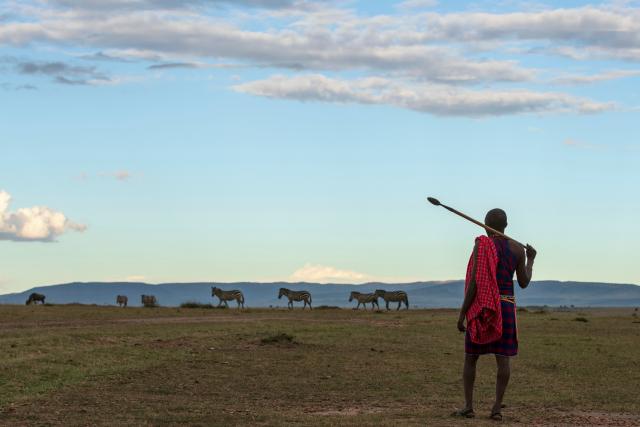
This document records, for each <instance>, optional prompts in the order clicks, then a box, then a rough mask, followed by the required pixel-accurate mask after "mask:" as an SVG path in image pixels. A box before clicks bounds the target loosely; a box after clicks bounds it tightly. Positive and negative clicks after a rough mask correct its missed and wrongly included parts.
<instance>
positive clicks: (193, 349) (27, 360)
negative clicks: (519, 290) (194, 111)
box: [0, 305, 640, 426]
mask: <svg viewBox="0 0 640 427" xmlns="http://www.w3.org/2000/svg"><path fill="white" fill-rule="evenodd" d="M633 314H634V312H633V310H632V309H615V310H614V309H611V310H602V309H600V310H586V309H582V310H572V311H563V312H559V311H537V310H536V311H533V310H529V311H527V312H521V313H518V323H519V337H520V355H519V356H518V357H517V358H515V359H514V360H513V364H512V377H511V384H510V387H509V390H508V391H507V397H506V404H507V407H506V408H505V409H504V412H503V414H504V421H503V422H502V423H501V424H503V425H536V426H543V425H544V426H546V425H549V426H561V425H566V426H585V425H594V426H595V425H603V426H639V425H640V399H639V398H638V395H639V393H640V391H639V390H640V388H639V387H638V384H640V357H639V356H640V323H639V322H638V319H637V317H634V316H633ZM579 319H581V320H579ZM455 320H456V312H455V311H454V310H410V311H401V312H395V311H391V312H363V311H359V312H356V311H353V310H336V309H333V310H314V311H312V312H310V311H304V312H303V311H302V310H299V309H298V310H294V311H286V310H266V309H265V310H256V309H251V310H242V311H236V310H234V309H230V310H212V309H208V310H207V309H176V308H153V309H142V308H130V309H118V308H114V307H90V306H78V305H76V306H37V307H34V306H30V307H20V306H0V346H1V348H0V351H1V354H2V356H1V357H0V424H1V425H43V426H46V425H55V426H58V425H64V426H74V425H83V426H84V425H158V426H162V425H202V426H209V425H274V426H276V425H340V426H342V425H354V426H356V425H358V426H359V425H389V426H391V425H394V426H395V425H442V426H448V425H474V426H476V425H478V426H484V425H495V424H497V423H496V422H494V421H490V420H488V414H489V410H490V408H491V403H492V397H493V390H494V381H495V367H494V364H495V362H494V361H493V360H492V359H491V357H490V356H486V357H484V358H482V359H481V361H480V363H479V369H478V378H477V386H476V413H477V416H476V418H475V419H473V420H459V419H454V418H451V417H450V415H449V414H450V413H451V412H452V411H453V410H454V409H456V408H457V407H459V406H460V405H461V403H462V385H461V381H460V374H461V372H460V371H461V363H462V344H463V337H462V336H461V335H460V334H459V333H458V332H457V331H456V328H455Z"/></svg>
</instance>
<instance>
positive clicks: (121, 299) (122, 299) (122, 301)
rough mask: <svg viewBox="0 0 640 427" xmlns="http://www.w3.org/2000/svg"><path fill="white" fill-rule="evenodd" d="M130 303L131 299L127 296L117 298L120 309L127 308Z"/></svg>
mask: <svg viewBox="0 0 640 427" xmlns="http://www.w3.org/2000/svg"><path fill="white" fill-rule="evenodd" d="M128 302H129V298H127V296H126V295H118V296H117V297H116V304H118V305H119V306H120V307H122V306H123V305H124V306H125V307H126V306H127V303H128Z"/></svg>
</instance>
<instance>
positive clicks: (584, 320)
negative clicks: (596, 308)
mask: <svg viewBox="0 0 640 427" xmlns="http://www.w3.org/2000/svg"><path fill="white" fill-rule="evenodd" d="M573 320H574V321H576V322H588V321H589V319H587V318H586V317H576V318H575V319H573Z"/></svg>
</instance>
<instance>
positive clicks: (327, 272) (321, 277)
mask: <svg viewBox="0 0 640 427" xmlns="http://www.w3.org/2000/svg"><path fill="white" fill-rule="evenodd" d="M289 279H290V280H291V281H292V282H313V283H363V282H368V281H370V280H371V277H370V276H369V275H367V274H364V273H358V272H356V271H349V270H340V269H338V268H335V267H329V266H326V265H317V264H305V265H304V266H303V267H302V268H300V269H298V270H296V271H295V272H294V273H293V274H292V275H291V277H290V278H289Z"/></svg>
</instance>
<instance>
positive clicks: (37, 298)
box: [25, 292, 46, 305]
mask: <svg viewBox="0 0 640 427" xmlns="http://www.w3.org/2000/svg"><path fill="white" fill-rule="evenodd" d="M45 298H46V297H45V296H44V295H42V294H38V293H36V292H34V293H32V294H31V295H29V299H28V300H27V302H26V303H25V304H26V305H30V304H31V303H32V302H33V303H36V302H38V301H40V303H41V304H44V299H45Z"/></svg>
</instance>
